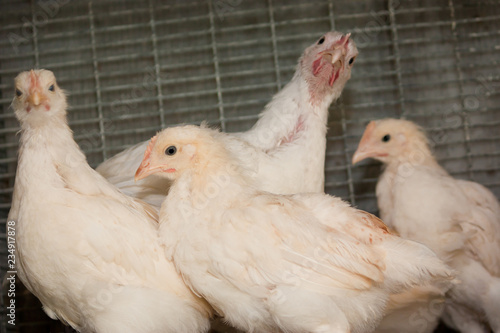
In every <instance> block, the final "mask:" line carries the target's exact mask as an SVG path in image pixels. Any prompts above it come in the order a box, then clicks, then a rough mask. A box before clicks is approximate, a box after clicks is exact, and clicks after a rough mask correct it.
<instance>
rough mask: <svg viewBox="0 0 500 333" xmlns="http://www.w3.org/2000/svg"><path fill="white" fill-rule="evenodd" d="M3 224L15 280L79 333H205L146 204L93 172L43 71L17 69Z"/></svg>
mask: <svg viewBox="0 0 500 333" xmlns="http://www.w3.org/2000/svg"><path fill="white" fill-rule="evenodd" d="M15 86H16V96H15V97H14V100H13V102H12V106H13V108H14V110H15V115H16V117H17V119H18V120H19V122H20V125H21V138H20V148H19V161H18V166H17V173H16V180H15V186H14V195H13V202H12V208H11V210H10V212H9V221H14V222H15V227H16V246H17V255H16V261H17V262H16V267H17V273H18V276H19V278H20V280H21V281H22V282H23V283H24V284H25V285H26V287H27V288H28V289H29V290H30V291H31V292H32V293H33V294H34V295H35V296H37V297H38V298H39V299H40V301H41V302H42V304H43V308H44V310H45V312H46V313H47V314H48V315H49V316H50V317H51V318H53V319H60V320H61V321H63V322H64V323H66V324H69V325H71V326H72V327H73V328H74V329H76V330H78V331H80V332H106V333H113V332H116V333H124V332H130V333H137V332H148V333H159V332H172V333H176V332H185V333H193V332H205V331H207V330H208V328H209V320H208V318H209V316H210V315H211V308H210V307H209V306H208V304H207V303H206V302H205V301H204V300H202V299H201V298H199V297H198V296H196V295H194V294H193V293H192V292H191V290H190V289H189V288H188V287H187V286H186V285H185V284H184V283H183V280H182V278H181V276H180V275H179V274H178V273H177V271H176V269H175V266H174V265H173V263H172V262H171V261H169V260H167V258H166V256H165V252H164V249H163V248H162V246H161V244H160V242H159V239H158V220H157V219H158V217H157V213H156V209H154V208H153V207H151V206H150V205H148V204H146V203H144V202H141V201H138V200H136V199H133V198H130V197H127V196H126V195H124V194H123V193H121V192H120V191H119V190H118V189H116V188H115V187H114V186H113V185H111V184H110V183H109V182H108V181H106V179H104V178H103V177H102V176H101V175H100V174H99V173H97V172H96V171H95V170H93V169H92V168H91V167H90V166H89V165H88V164H87V161H86V158H85V155H84V154H83V153H82V151H81V150H80V149H79V147H78V145H77V144H76V142H75V141H74V140H73V134H72V132H71V130H70V128H69V126H68V123H67V119H66V108H67V104H66V96H65V93H64V91H63V90H61V88H59V86H58V85H57V83H56V78H55V77H54V74H53V73H52V72H51V71H48V70H43V69H42V70H32V71H30V72H22V73H20V74H19V75H18V76H17V77H16V79H15Z"/></svg>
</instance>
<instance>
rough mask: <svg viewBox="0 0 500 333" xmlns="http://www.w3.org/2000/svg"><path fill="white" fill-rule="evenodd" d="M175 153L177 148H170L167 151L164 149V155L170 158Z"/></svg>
mask: <svg viewBox="0 0 500 333" xmlns="http://www.w3.org/2000/svg"><path fill="white" fill-rule="evenodd" d="M176 152H177V148H176V147H175V146H170V147H168V148H167V149H165V155H168V156H172V155H175V153H176Z"/></svg>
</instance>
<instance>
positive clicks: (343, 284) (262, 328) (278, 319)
mask: <svg viewBox="0 0 500 333" xmlns="http://www.w3.org/2000/svg"><path fill="white" fill-rule="evenodd" d="M226 146H227V145H226V144H225V135H224V134H221V133H219V132H217V131H214V130H210V129H208V128H204V127H202V128H200V127H196V126H184V127H172V128H168V129H166V130H164V131H163V132H161V133H160V134H158V135H157V136H156V137H154V138H153V139H152V140H151V142H150V144H149V146H148V148H147V150H146V152H145V154H144V159H143V162H142V163H141V165H140V167H139V169H138V170H137V173H136V178H137V179H142V178H144V177H147V176H149V175H152V174H155V173H157V174H158V175H160V176H162V177H166V178H169V179H172V180H174V182H173V185H172V186H171V187H170V191H169V194H168V197H167V199H166V200H165V201H164V203H163V204H162V206H161V210H160V238H161V239H162V241H163V242H164V245H165V247H166V251H167V256H168V257H169V258H172V259H173V260H174V263H175V265H176V266H177V268H178V269H179V271H180V272H181V273H182V275H183V277H184V279H185V281H186V283H187V284H188V285H189V286H191V287H192V288H193V290H195V291H196V293H197V294H200V295H202V296H203V297H204V298H205V299H206V300H207V301H208V302H209V303H211V304H212V306H213V307H214V308H215V309H216V310H217V311H218V312H219V314H221V315H222V316H223V317H224V319H225V320H227V321H228V322H229V323H231V324H232V325H234V326H236V327H237V328H239V329H242V330H245V331H248V332H270V331H274V330H277V329H279V330H282V331H284V332H288V333H293V332H297V333H299V332H300V333H303V332H332V333H333V332H342V333H347V332H351V333H356V332H370V331H372V330H373V329H374V328H375V325H376V324H377V323H378V321H379V320H380V318H381V316H382V315H383V314H384V309H385V304H386V301H387V299H388V297H389V295H390V294H391V293H393V292H397V291H402V290H405V289H408V288H409V287H410V286H413V285H416V284H420V283H422V282H426V281H440V282H441V283H443V284H445V285H447V284H449V283H450V279H451V277H450V275H451V274H452V272H451V271H450V269H449V268H448V267H447V266H446V265H444V264H443V263H442V261H441V260H439V259H438V258H437V257H436V255H435V254H434V253H433V252H432V251H431V250H429V249H428V248H427V247H425V246H423V245H421V244H418V243H415V242H412V241H409V240H404V239H401V238H399V237H397V236H394V235H392V234H391V233H390V232H389V231H388V229H387V228H386V226H385V225H384V223H382V221H380V220H379V219H378V218H376V217H375V216H373V215H371V214H369V213H366V212H363V211H360V210H357V209H354V208H352V207H350V206H349V204H348V203H346V202H344V201H342V200H340V199H338V198H334V197H331V196H328V195H325V194H312V193H311V194H296V195H278V194H271V193H268V192H262V191H259V190H257V189H255V188H254V187H253V185H252V184H253V180H252V179H251V177H248V173H246V171H245V169H244V166H243V165H242V164H241V161H239V160H238V159H237V157H236V156H234V155H233V154H232V152H231V151H230V150H228V149H227V148H226Z"/></svg>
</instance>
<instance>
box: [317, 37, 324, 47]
mask: <svg viewBox="0 0 500 333" xmlns="http://www.w3.org/2000/svg"><path fill="white" fill-rule="evenodd" d="M324 42H325V37H324V36H323V37H321V38H320V39H319V41H318V45H321V44H323V43H324Z"/></svg>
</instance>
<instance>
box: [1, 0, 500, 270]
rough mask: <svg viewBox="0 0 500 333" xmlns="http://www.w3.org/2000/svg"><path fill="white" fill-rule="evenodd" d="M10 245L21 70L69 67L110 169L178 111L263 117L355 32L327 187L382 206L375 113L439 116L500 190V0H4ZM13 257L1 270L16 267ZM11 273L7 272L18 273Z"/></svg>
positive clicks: (195, 118)
mask: <svg viewBox="0 0 500 333" xmlns="http://www.w3.org/2000/svg"><path fill="white" fill-rule="evenodd" d="M0 3H1V8H2V13H1V14H0V18H1V21H2V24H1V27H0V36H1V37H0V107H1V108H2V113H1V114H0V123H1V125H0V169H1V172H0V183H1V187H0V197H1V199H0V214H1V216H0V229H1V234H0V248H1V253H0V254H1V255H2V256H5V254H6V253H5V234H4V230H5V222H6V217H7V213H8V210H9V208H10V201H11V194H12V187H13V179H14V175H15V167H16V160H17V156H16V152H17V142H18V137H17V136H16V135H15V134H16V132H17V131H18V125H17V122H16V120H15V119H14V117H13V113H12V110H10V109H9V104H10V102H11V99H12V95H13V87H12V79H13V77H14V76H15V75H16V74H17V73H18V72H19V71H22V70H26V69H29V68H32V67H38V68H48V69H51V70H53V71H54V72H55V74H56V76H57V77H58V82H59V84H60V85H61V86H62V87H63V88H65V89H67V90H68V91H69V93H70V95H69V102H70V105H71V110H70V113H69V119H70V125H71V127H72V128H73V130H74V132H75V138H76V140H77V141H78V143H79V144H80V146H81V147H82V149H84V151H85V152H86V154H87V156H88V159H89V162H90V164H91V165H93V166H96V165H97V164H98V163H100V162H101V161H103V160H104V159H106V158H109V157H110V156H112V155H114V154H115V153H117V152H119V151H121V150H122V149H124V148H126V147H128V146H130V145H132V144H134V143H136V142H139V141H142V140H146V139H148V138H149V137H150V136H151V135H152V134H153V133H154V132H156V131H157V130H159V129H160V128H163V127H165V126H168V125H171V124H177V123H199V122H201V121H202V120H208V121H209V122H210V123H213V124H217V125H219V126H220V127H221V128H222V129H223V130H226V131H237V130H245V129H248V128H249V127H250V126H251V125H252V124H253V123H254V122H255V120H256V119H257V114H258V113H259V112H260V111H261V110H262V108H263V106H264V105H265V104H266V103H267V102H268V101H269V100H270V98H271V96H272V95H273V94H274V93H275V92H276V91H278V90H279V89H280V88H281V87H282V86H283V85H284V84H286V82H288V81H289V80H290V79H291V77H292V75H293V72H294V70H295V65H296V61H297V58H298V56H299V55H300V53H301V52H302V50H303V49H304V48H305V47H306V46H307V45H309V44H311V42H312V41H314V40H315V39H316V38H318V37H319V36H320V35H321V34H322V33H324V32H326V31H329V30H332V29H337V30H341V31H346V32H347V31H351V32H353V37H354V39H355V40H356V42H357V44H358V46H359V48H360V56H359V57H358V59H357V61H356V65H355V67H354V70H353V76H352V79H351V80H350V81H349V83H348V84H347V87H346V89H345V91H344V94H343V97H342V98H341V100H340V101H339V102H338V103H337V104H336V105H334V106H332V109H331V112H330V121H329V127H330V130H329V133H328V148H327V161H326V171H325V172H326V191H327V192H328V193H332V194H335V195H338V196H341V197H343V198H345V199H348V200H350V201H351V202H352V203H353V204H356V205H357V206H358V207H360V208H363V209H366V210H369V211H372V212H376V201H375V198H374V193H373V190H374V185H375V183H376V178H377V176H378V172H379V166H378V164H376V163H373V162H367V163H365V164H362V165H361V166H357V167H352V166H351V164H350V162H349V161H350V158H351V155H352V153H353V151H354V150H355V148H356V146H357V143H358V141H359V138H360V135H361V134H362V131H363V128H364V126H365V125H366V123H367V122H368V121H369V120H372V119H376V118H382V117H406V118H408V119H411V120H415V121H417V122H418V123H420V124H421V125H423V126H424V127H425V128H427V129H428V131H429V133H430V136H431V140H432V141H433V142H434V143H435V151H436V155H437V157H438V158H439V160H440V162H441V163H442V164H443V165H444V166H445V167H446V168H447V169H448V170H449V171H450V172H451V173H452V174H453V175H456V176H458V177H461V178H468V179H475V180H477V181H479V182H481V183H483V184H485V185H486V186H488V187H489V188H491V189H492V190H493V191H494V192H495V194H496V195H497V196H500V172H499V169H500V149H499V145H498V143H499V136H498V132H499V130H500V112H499V108H498V105H499V103H498V102H499V94H498V87H499V77H500V70H499V67H498V62H497V61H498V60H497V59H498V55H499V53H500V52H499V49H500V6H499V5H500V2H498V1H467V0H461V1H457V0H441V1H424V0H418V1H417V0H414V1H397V0H354V1H348V0H344V1H333V0H332V1H298V0H296V1H284V0H282V1H279V0H259V1H249V0H212V1H180V0H178V1H155V0H148V1H146V0H144V1H131V0H127V1H118V0H105V1H99V2H89V1H64V2H63V1H59V2H58V1H55V0H54V1H39V2H37V1H12V0H0ZM5 265H6V261H5V260H3V259H2V261H1V262H0V267H1V268H2V272H5V267H6V266H5ZM2 275H3V273H2Z"/></svg>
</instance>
